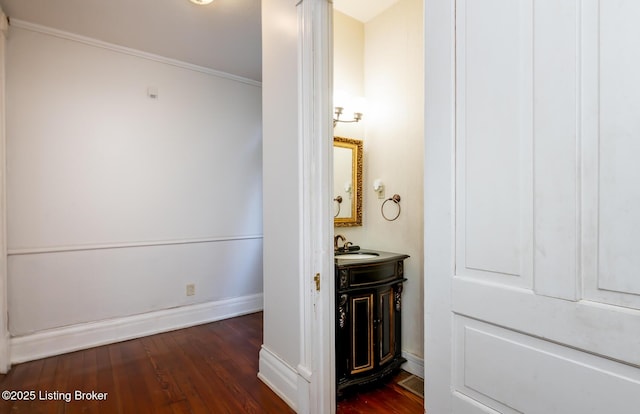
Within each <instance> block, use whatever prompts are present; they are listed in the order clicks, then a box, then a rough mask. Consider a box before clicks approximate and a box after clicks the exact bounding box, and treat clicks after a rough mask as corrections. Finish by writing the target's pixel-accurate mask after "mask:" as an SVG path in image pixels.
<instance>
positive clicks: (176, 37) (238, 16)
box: [0, 0, 398, 81]
mask: <svg viewBox="0 0 640 414" xmlns="http://www.w3.org/2000/svg"><path fill="white" fill-rule="evenodd" d="M397 1H398V0H334V7H335V8H336V9H337V10H339V11H341V12H342V13H344V14H347V15H349V16H351V17H353V18H355V19H357V20H360V21H362V22H367V21H368V20H370V19H371V18H373V17H375V16H376V15H378V14H379V13H380V12H382V11H383V10H385V9H387V8H388V7H390V6H391V5H393V4H394V3H396V2H397ZM292 4H293V2H292ZM0 6H1V7H2V10H3V11H4V12H5V14H7V15H8V16H9V17H10V18H13V19H19V20H24V21H27V22H30V23H35V24H39V25H42V26H47V27H51V28H54V29H58V30H62V31H66V32H71V33H74V34H78V35H82V36H86V37H90V38H94V39H98V40H102V41H104V42H108V43H113V44H116V45H121V46H125V47H129V48H132V49H137V50H141V51H144V52H148V53H153V54H157V55H160V56H164V57H168V58H172V59H177V60H181V61H184V62H188V63H192V64H195V65H199V66H204V67H207V68H211V69H214V70H218V71H222V72H227V73H230V74H233V75H236V76H241V77H245V78H249V79H253V80H256V81H261V79H262V55H261V53H262V52H261V51H262V46H261V26H260V0H215V1H214V2H213V3H211V4H209V5H206V6H198V5H195V4H193V3H191V2H189V1H188V0H0Z"/></svg>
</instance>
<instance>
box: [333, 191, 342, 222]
mask: <svg viewBox="0 0 640 414" xmlns="http://www.w3.org/2000/svg"><path fill="white" fill-rule="evenodd" d="M333 201H337V202H338V212H337V213H336V214H335V216H333V218H336V217H338V215H339V214H340V206H341V205H342V196H338V197H336V198H334V199H333Z"/></svg>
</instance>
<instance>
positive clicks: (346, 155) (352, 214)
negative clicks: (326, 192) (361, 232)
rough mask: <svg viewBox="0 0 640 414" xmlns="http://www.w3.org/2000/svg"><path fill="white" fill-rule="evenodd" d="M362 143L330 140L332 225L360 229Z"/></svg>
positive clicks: (334, 138) (335, 138)
mask: <svg viewBox="0 0 640 414" xmlns="http://www.w3.org/2000/svg"><path fill="white" fill-rule="evenodd" d="M362 149H363V145H362V141H360V140H357V139H352V138H343V137H333V214H334V216H333V223H334V225H335V226H336V227H351V226H362V163H363V151H362Z"/></svg>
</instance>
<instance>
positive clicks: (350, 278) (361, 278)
mask: <svg viewBox="0 0 640 414" xmlns="http://www.w3.org/2000/svg"><path fill="white" fill-rule="evenodd" d="M399 277H402V275H401V274H399V272H398V266H397V262H390V263H383V264H379V263H378V264H372V265H366V266H355V267H350V268H347V269H340V284H339V288H340V289H345V288H349V287H350V288H355V287H363V286H369V285H375V284H379V283H384V282H389V281H392V280H394V279H397V278H399Z"/></svg>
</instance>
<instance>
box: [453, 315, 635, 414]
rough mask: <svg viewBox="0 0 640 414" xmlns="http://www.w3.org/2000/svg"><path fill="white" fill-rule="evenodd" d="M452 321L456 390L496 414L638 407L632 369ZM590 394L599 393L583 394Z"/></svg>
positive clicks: (475, 323) (482, 326) (473, 323)
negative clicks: (453, 323) (492, 409)
mask: <svg viewBox="0 0 640 414" xmlns="http://www.w3.org/2000/svg"><path fill="white" fill-rule="evenodd" d="M455 322H456V327H455V346H456V349H457V352H456V354H455V358H456V362H458V363H457V364H456V365H457V366H458V369H457V370H456V373H455V374H454V376H455V379H454V381H455V382H456V386H457V388H458V389H460V390H461V391H462V392H464V393H465V394H467V395H469V396H471V397H472V398H474V399H476V400H477V401H480V402H482V403H484V404H485V405H487V406H490V407H493V408H494V409H496V410H498V411H499V412H501V413H530V412H544V413H559V414H566V413H586V412H593V413H626V412H633V410H634V409H635V408H637V407H640V394H638V384H640V372H639V371H638V370H637V369H633V368H631V367H629V366H628V365H625V364H621V363H618V362H613V361H611V360H608V359H604V358H598V357H595V356H591V355H585V354H584V353H582V352H580V351H576V350H574V349H572V348H567V347H564V346H560V345H556V344H554V343H551V342H548V341H543V340H540V339H537V338H533V337H531V336H528V335H523V334H520V333H516V332H513V331H509V330H504V329H501V328H499V327H496V326H494V325H489V324H486V323H483V322H479V321H476V320H473V319H467V318H463V317H457V318H456V321H455ZM595 389H598V390H600V392H585V390H595ZM634 407H635V408H634Z"/></svg>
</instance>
